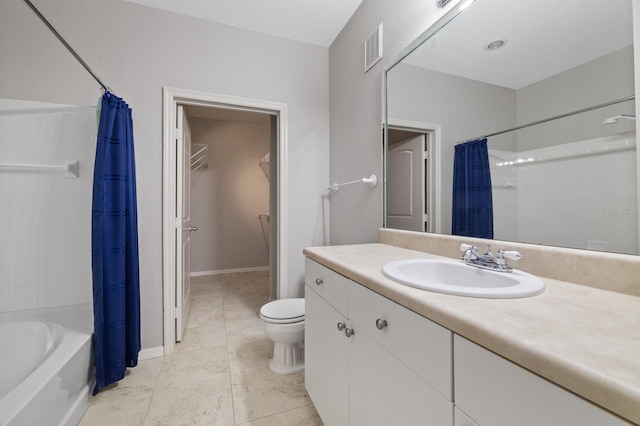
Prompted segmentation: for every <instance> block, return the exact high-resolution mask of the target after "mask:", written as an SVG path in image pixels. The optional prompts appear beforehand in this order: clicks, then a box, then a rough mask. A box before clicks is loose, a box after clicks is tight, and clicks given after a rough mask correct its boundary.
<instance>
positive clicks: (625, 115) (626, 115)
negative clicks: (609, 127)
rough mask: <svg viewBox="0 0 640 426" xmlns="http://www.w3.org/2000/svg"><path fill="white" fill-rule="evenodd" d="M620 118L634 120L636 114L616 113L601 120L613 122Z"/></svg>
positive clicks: (607, 122) (604, 122) (606, 122)
mask: <svg viewBox="0 0 640 426" xmlns="http://www.w3.org/2000/svg"><path fill="white" fill-rule="evenodd" d="M621 118H622V119H625V120H635V119H636V116H635V115H629V114H622V115H616V116H615V117H609V118H607V119H606V120H604V121H603V122H602V124H615V123H617V122H618V120H619V119H621Z"/></svg>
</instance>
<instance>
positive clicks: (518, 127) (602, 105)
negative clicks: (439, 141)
mask: <svg viewBox="0 0 640 426" xmlns="http://www.w3.org/2000/svg"><path fill="white" fill-rule="evenodd" d="M635 98H636V97H635V95H631V96H627V97H626V98H621V99H616V100H614V101H609V102H604V103H601V104H598V105H593V106H590V107H586V108H582V109H578V110H575V111H572V112H567V113H565V114H560V115H556V116H553V117H549V118H545V119H543V120H538V121H533V122H531V123H527V124H523V125H521V126H516V127H512V128H510V129H506V130H501V131H499V132H495V133H490V134H488V135H483V136H478V137H475V138H471V139H466V140H464V141H460V142H458V143H456V145H458V144H461V143H465V142H469V141H474V140H478V139H485V138H490V137H491V136H498V135H501V134H503V133H508V132H513V131H514V130H520V129H524V128H526V127H531V126H535V125H537V124H542V123H546V122H548V121H553V120H557V119H559V118H565V117H569V116H572V115H576V114H581V113H583V112H588V111H592V110H594V109H598V108H603V107H606V106H610V105H615V104H619V103H622V102H627V101H632V100H634V99H635Z"/></svg>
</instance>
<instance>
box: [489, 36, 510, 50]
mask: <svg viewBox="0 0 640 426" xmlns="http://www.w3.org/2000/svg"><path fill="white" fill-rule="evenodd" d="M505 44H507V39H506V38H502V39H498V40H494V41H492V42H490V43H488V44H487V45H486V46H485V47H484V48H485V49H486V50H497V49H500V48H501V47H504V45H505Z"/></svg>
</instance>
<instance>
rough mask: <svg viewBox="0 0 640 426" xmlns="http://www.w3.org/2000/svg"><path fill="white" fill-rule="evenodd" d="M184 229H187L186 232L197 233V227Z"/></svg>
mask: <svg viewBox="0 0 640 426" xmlns="http://www.w3.org/2000/svg"><path fill="white" fill-rule="evenodd" d="M186 229H187V231H189V232H193V231H197V230H198V227H197V226H190V227H188V228H186Z"/></svg>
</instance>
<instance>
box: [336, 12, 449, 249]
mask: <svg viewBox="0 0 640 426" xmlns="http://www.w3.org/2000/svg"><path fill="white" fill-rule="evenodd" d="M435 3H436V2H435V1H424V0H386V1H375V0H364V1H363V2H362V4H361V5H360V7H359V8H358V10H357V11H356V12H355V13H354V15H353V16H352V18H351V19H350V20H349V22H348V23H347V25H346V26H345V28H344V29H343V30H342V31H341V32H340V34H339V35H338V37H337V38H336V40H335V41H334V42H333V44H332V45H331V47H330V48H329V65H330V70H329V77H330V87H331V92H330V94H331V149H330V164H331V170H330V175H331V179H330V180H331V182H334V181H338V182H341V181H350V180H354V179H359V178H361V177H364V176H369V175H370V174H371V173H375V174H376V175H378V177H382V138H381V135H382V130H381V126H382V118H381V114H382V112H381V111H382V104H381V99H382V71H383V68H384V66H385V65H387V64H389V63H391V62H393V61H394V60H395V59H396V57H397V56H398V55H399V53H400V52H401V51H402V49H404V48H405V47H406V46H407V45H408V44H409V43H410V42H411V41H413V40H414V39H415V38H416V37H418V36H419V35H420V34H421V33H422V32H424V31H425V30H426V29H427V28H428V27H429V26H430V25H431V24H433V23H434V22H435V21H436V20H437V19H438V18H439V17H440V16H442V15H443V13H444V12H443V10H442V9H438V8H437V7H436V4H435ZM380 23H383V25H384V30H383V34H384V39H383V53H384V57H383V59H382V60H381V61H380V62H378V63H377V64H376V65H375V66H374V67H373V68H371V69H370V70H369V71H368V72H367V73H365V72H364V66H363V63H364V40H365V39H366V38H367V37H368V36H369V35H370V34H371V33H372V32H373V31H374V30H375V29H376V28H377V27H378V25H379V24H380ZM330 222H331V244H349V243H367V242H375V241H377V240H378V228H380V227H381V226H382V185H378V186H377V187H376V188H374V189H370V188H368V187H367V186H366V185H362V186H356V187H349V188H348V189H347V188H345V189H344V191H343V190H342V189H341V190H340V191H338V193H336V194H334V195H332V197H331V221H330Z"/></svg>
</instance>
